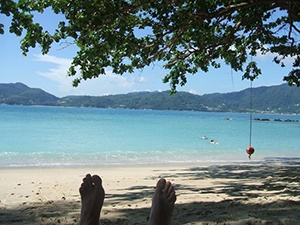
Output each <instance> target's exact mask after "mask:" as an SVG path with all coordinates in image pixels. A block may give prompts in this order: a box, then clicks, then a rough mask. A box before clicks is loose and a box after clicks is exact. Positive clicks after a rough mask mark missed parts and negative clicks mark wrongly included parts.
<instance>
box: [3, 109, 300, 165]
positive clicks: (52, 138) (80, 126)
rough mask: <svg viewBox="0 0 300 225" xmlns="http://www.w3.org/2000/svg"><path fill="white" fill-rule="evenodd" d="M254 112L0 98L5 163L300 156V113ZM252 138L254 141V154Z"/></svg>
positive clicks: (253, 159) (115, 162)
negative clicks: (38, 103)
mask: <svg viewBox="0 0 300 225" xmlns="http://www.w3.org/2000/svg"><path fill="white" fill-rule="evenodd" d="M252 118H253V120H250V115H249V114H248V113H228V112H195V111H159V110H133V109H99V108H71V107H70V108H68V107H53V106H17V105H14V106H10V105H0V168H16V167H80V166H109V165H111V166H115V165H151V164H181V163H185V164H189V163H191V164H192V163H193V164H195V163H196V164H197V163H199V164H201V163H226V162H230V163H234V162H237V163H240V162H249V161H251V162H261V161H264V162H268V161H274V160H276V161H285V160H290V159H298V160H299V159H300V138H299V137H300V122H299V121H300V115H286V114H284V115H283V114H253V115H252ZM257 118H259V120H258V119H257ZM254 119H255V120H254ZM262 119H267V120H269V121H262ZM276 120H279V121H276ZM286 121H289V122H286ZM249 145H251V146H253V147H254V149H255V152H254V154H253V155H252V156H251V160H250V159H249V158H248V155H247V153H246V148H247V147H248V146H249Z"/></svg>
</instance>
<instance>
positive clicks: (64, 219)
mask: <svg viewBox="0 0 300 225" xmlns="http://www.w3.org/2000/svg"><path fill="white" fill-rule="evenodd" d="M299 175H300V163H299V161H293V162H291V161H287V162H284V163H282V162H281V163H280V164H277V163H276V161H273V160H270V161H267V162H266V163H251V164H250V163H249V164H244V165H243V164H239V165H233V164H231V165H220V166H209V167H194V168H189V169H185V170H180V171H164V173H163V174H161V176H162V177H165V178H167V179H175V180H176V178H178V177H180V178H181V179H182V178H184V179H185V180H186V182H185V183H181V184H176V186H175V187H176V190H178V192H179V193H181V194H182V195H183V194H184V193H191V194H193V193H194V194H195V193H196V194H197V195H201V194H211V195H220V194H222V195H224V194H225V195H227V196H228V198H226V199H224V200H222V201H217V202H214V201H210V200H208V201H201V200H200V199H196V198H195V199H193V201H192V202H190V203H180V202H178V203H176V206H175V210H174V215H173V222H172V224H174V225H182V224H223V225H227V224H245V225H251V224H300V212H299V211H300V201H299V198H296V197H297V196H299V195H300V187H299V182H300V178H299ZM149 179H152V178H149ZM203 179H212V180H218V183H217V185H212V186H210V187H195V186H191V185H189V182H188V181H189V180H203ZM153 191H154V190H153V187H149V186H133V187H129V188H127V189H125V190H124V194H123V195H119V194H110V195H106V200H105V201H106V203H105V204H118V203H122V202H123V201H125V202H134V201H135V200H138V201H143V200H144V199H150V198H151V197H152V195H153ZM194 196H196V195H194ZM276 196H281V197H283V198H281V200H278V201H276V198H275V197H276ZM179 197H180V194H179ZM272 198H273V199H274V201H272V200H270V199H272ZM252 199H260V200H261V201H251V200H252ZM264 199H266V200H267V199H268V201H263V200H264ZM295 199H296V200H295ZM107 202H108V203H107ZM112 202H113V203H112ZM149 208H150V205H149ZM149 208H135V207H134V205H131V204H128V205H127V207H122V208H119V209H117V210H118V211H117V214H116V215H118V216H117V217H118V218H111V217H108V215H109V214H110V213H116V211H114V210H113V208H112V209H109V210H107V209H105V206H104V207H103V211H102V213H101V217H102V220H101V224H102V225H107V224H117V225H118V224H120V225H121V224H122V225H123V224H132V225H133V224H135V225H139V224H141V225H142V224H143V225H145V224H147V218H148V216H149V211H150V209H149ZM79 213H80V201H76V202H70V201H67V200H62V201H55V202H53V201H49V202H46V203H35V204H28V205H26V204H24V205H21V206H19V207H17V208H15V209H9V210H8V209H1V208H0V224H1V225H6V224H10V225H14V224H23V225H27V224H28V225H29V224H31V225H32V224H48V225H50V224H68V225H71V224H79ZM107 218H110V219H107Z"/></svg>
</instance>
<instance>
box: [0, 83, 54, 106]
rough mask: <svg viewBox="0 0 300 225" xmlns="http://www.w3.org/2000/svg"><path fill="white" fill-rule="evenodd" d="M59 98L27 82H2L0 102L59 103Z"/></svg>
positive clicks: (24, 103)
mask: <svg viewBox="0 0 300 225" xmlns="http://www.w3.org/2000/svg"><path fill="white" fill-rule="evenodd" d="M58 100H59V98H58V97H56V96H54V95H52V94H49V93H47V92H45V91H43V90H42V89H39V88H29V87H28V86H26V85H25V84H22V83H15V84H0V104H8V105H57V104H58V103H59V102H58Z"/></svg>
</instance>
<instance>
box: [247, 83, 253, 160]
mask: <svg viewBox="0 0 300 225" xmlns="http://www.w3.org/2000/svg"><path fill="white" fill-rule="evenodd" d="M252 89H253V88H252V80H251V83H250V119H249V123H250V133H249V146H248V147H247V148H246V152H247V154H248V155H249V156H248V158H249V160H250V159H251V155H252V154H253V153H254V148H253V147H252V145H251V142H252V114H253V100H252V99H253V97H252V95H253V93H252Z"/></svg>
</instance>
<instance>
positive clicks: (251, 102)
mask: <svg viewBox="0 0 300 225" xmlns="http://www.w3.org/2000/svg"><path fill="white" fill-rule="evenodd" d="M252 95H253V93H252V80H251V83H250V133H249V134H250V137H249V146H251V142H252V110H253V109H252V108H253V100H252Z"/></svg>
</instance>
